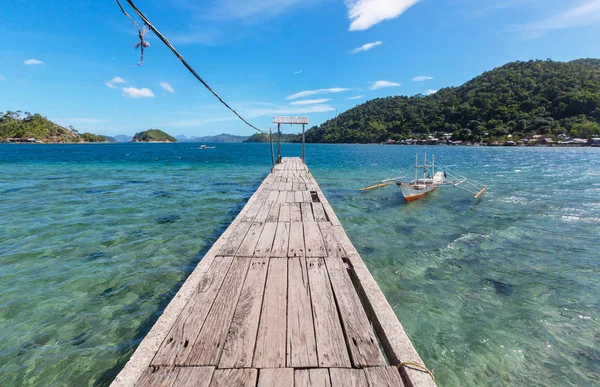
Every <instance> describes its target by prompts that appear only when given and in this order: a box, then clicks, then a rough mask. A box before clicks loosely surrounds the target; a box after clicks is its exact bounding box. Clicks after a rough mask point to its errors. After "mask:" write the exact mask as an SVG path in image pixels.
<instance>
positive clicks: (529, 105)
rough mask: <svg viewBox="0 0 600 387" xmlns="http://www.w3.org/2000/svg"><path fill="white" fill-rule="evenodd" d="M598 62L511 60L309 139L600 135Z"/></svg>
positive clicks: (380, 101)
mask: <svg viewBox="0 0 600 387" xmlns="http://www.w3.org/2000/svg"><path fill="white" fill-rule="evenodd" d="M599 123H600V60H598V59H580V60H575V61H572V62H568V63H564V62H553V61H550V60H547V61H540V60H536V61H529V62H512V63H509V64H506V65H504V66H502V67H500V68H496V69H494V70H492V71H488V72H486V73H484V74H482V75H481V76H478V77H476V78H474V79H472V80H471V81H469V82H467V83H465V84H464V85H462V86H459V87H449V88H445V89H442V90H439V91H438V92H437V93H436V94H433V95H430V96H422V95H417V96H413V97H405V96H397V97H387V98H377V99H373V100H370V101H367V102H366V103H364V104H362V105H359V106H357V107H355V108H353V109H350V110H348V111H346V112H344V113H342V114H340V115H339V116H338V117H337V118H335V119H331V120H329V121H327V122H325V123H323V124H322V125H320V126H318V127H313V128H311V129H310V130H309V131H308V132H307V133H306V139H307V141H308V142H347V143H372V142H380V141H385V140H387V139H390V138H391V139H396V140H398V139H403V138H409V137H423V136H426V135H428V134H433V135H438V134H439V132H444V133H453V136H452V137H453V139H456V140H469V141H477V142H479V141H484V142H486V141H494V140H504V139H506V136H507V135H509V134H511V135H512V137H513V138H517V139H518V138H522V137H524V136H527V135H531V134H548V135H549V136H552V135H554V136H556V135H559V134H561V133H563V134H568V135H570V136H572V137H583V138H589V137H593V136H600V125H599Z"/></svg>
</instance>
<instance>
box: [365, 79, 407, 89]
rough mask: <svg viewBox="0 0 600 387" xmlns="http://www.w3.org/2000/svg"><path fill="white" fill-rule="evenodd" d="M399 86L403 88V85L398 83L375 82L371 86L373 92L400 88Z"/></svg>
mask: <svg viewBox="0 0 600 387" xmlns="http://www.w3.org/2000/svg"><path fill="white" fill-rule="evenodd" d="M398 86H402V85H401V84H399V83H396V82H389V81H376V82H373V85H372V86H371V90H377V89H383V88H385V87H398Z"/></svg>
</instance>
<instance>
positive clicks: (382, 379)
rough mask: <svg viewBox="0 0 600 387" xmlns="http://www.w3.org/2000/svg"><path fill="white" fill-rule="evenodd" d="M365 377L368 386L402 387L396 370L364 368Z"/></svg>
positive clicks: (394, 368) (393, 368)
mask: <svg viewBox="0 0 600 387" xmlns="http://www.w3.org/2000/svg"><path fill="white" fill-rule="evenodd" d="M365 375H366V376H367V380H368V382H369V385H370V386H377V387H380V386H381V387H403V386H404V383H402V379H401V378H400V374H399V373H398V369H396V367H393V366H389V367H370V368H365Z"/></svg>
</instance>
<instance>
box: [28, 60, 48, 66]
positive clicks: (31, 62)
mask: <svg viewBox="0 0 600 387" xmlns="http://www.w3.org/2000/svg"><path fill="white" fill-rule="evenodd" d="M23 63H25V64H26V65H27V66H44V65H45V63H44V62H42V61H41V60H38V59H27V60H26V61H25V62H23Z"/></svg>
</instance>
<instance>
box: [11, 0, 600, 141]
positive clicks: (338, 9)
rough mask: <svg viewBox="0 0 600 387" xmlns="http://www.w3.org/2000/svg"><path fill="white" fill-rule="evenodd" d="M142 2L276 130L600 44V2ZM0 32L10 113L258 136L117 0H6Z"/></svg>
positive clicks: (124, 128) (224, 90)
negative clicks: (144, 37) (297, 119)
mask: <svg viewBox="0 0 600 387" xmlns="http://www.w3.org/2000/svg"><path fill="white" fill-rule="evenodd" d="M134 2H135V3H136V5H137V6H138V7H139V8H140V9H141V10H142V11H143V12H144V13H145V14H146V16H147V17H148V18H149V19H150V20H151V21H152V22H153V23H154V25H155V26H156V27H157V28H158V29H159V30H160V31H161V32H163V33H164V34H165V35H166V36H167V37H168V38H169V39H170V40H171V41H172V43H173V44H174V46H175V47H176V48H177V49H178V50H179V51H180V52H181V54H182V55H183V57H184V58H186V60H187V61H188V62H189V63H190V64H191V65H192V66H193V67H194V68H195V69H196V71H197V72H198V73H199V74H200V75H201V76H202V77H204V79H205V80H206V81H207V82H208V83H209V84H210V85H211V86H212V87H213V88H214V89H215V90H216V91H217V92H218V93H219V94H220V95H221V96H222V97H223V98H224V99H225V100H226V101H228V102H229V103H230V104H231V105H232V106H233V107H234V108H236V109H237V110H238V111H239V112H240V113H241V114H242V115H244V116H245V117H246V118H248V120H250V121H251V122H252V123H253V124H255V125H256V126H258V127H260V128H265V129H268V127H269V126H271V117H272V116H273V115H306V116H308V117H309V118H310V120H311V125H312V124H320V123H322V122H324V121H325V120H327V119H329V118H332V117H334V116H335V114H336V111H337V112H338V113H341V112H343V111H345V110H347V109H349V108H351V107H353V106H355V105H357V104H360V103H362V102H364V101H366V100H368V99H372V98H376V97H384V96H389V95H414V94H418V93H422V94H427V93H432V92H435V91H436V90H439V89H440V88H442V87H446V86H458V85H460V84H462V83H464V82H465V81H467V80H469V79H471V78H473V77H474V76H477V75H479V74H480V73H482V72H484V71H486V70H490V69H492V68H494V67H497V66H501V65H503V64H504V63H506V62H510V61H514V60H529V59H546V58H551V59H553V60H558V61H568V60H572V59H577V58H582V57H599V53H600V40H599V39H598V36H600V0H568V1H564V0H562V1H557V0H498V1H491V0H489V1H486V0H452V1H444V0H420V1H419V0H345V1H344V0H218V1H213V0H202V1H196V0H135V1H134ZM123 3H125V1H124V0H123ZM124 5H125V6H126V4H124ZM128 9H129V8H128ZM131 13H133V12H131ZM136 20H137V18H136ZM0 35H1V36H2V39H1V40H0V111H6V110H23V111H30V112H39V113H41V114H43V115H45V116H47V117H48V118H50V119H52V120H53V121H55V122H57V123H59V124H61V125H64V126H67V125H73V126H74V127H76V128H77V129H78V130H79V131H91V132H94V133H99V134H107V135H117V134H130V135H132V134H134V133H135V132H138V131H140V130H145V129H148V128H160V129H163V130H165V131H166V132H168V133H170V134H172V135H179V134H184V135H187V136H193V135H195V136H201V135H212V134H218V133H222V132H226V133H233V134H245V135H250V134H252V133H253V129H251V128H249V127H247V126H245V125H244V124H243V123H241V122H240V121H238V120H237V119H236V118H235V117H234V116H233V114H231V113H230V112H229V111H228V110H226V109H225V108H224V107H222V106H221V105H220V104H219V103H218V101H217V100H216V99H215V98H214V97H213V96H212V95H211V94H210V93H209V92H208V91H207V90H206V89H205V88H204V87H203V86H202V85H201V84H200V83H199V82H197V81H196V80H195V79H194V78H193V77H192V76H191V75H190V74H189V73H188V72H187V70H186V69H185V68H184V67H183V66H182V65H181V64H180V62H179V61H178V60H177V59H176V58H175V57H174V56H173V55H172V54H171V52H170V51H169V50H168V49H167V48H166V47H165V46H164V45H163V44H162V42H160V41H159V40H158V39H157V38H156V37H154V36H149V37H148V40H149V42H150V44H151V46H150V47H149V48H148V49H147V51H146V58H145V59H146V60H145V64H144V65H143V66H137V62H138V60H139V52H138V51H135V49H134V44H135V43H136V41H137V31H136V30H135V28H134V27H133V26H132V25H131V23H130V22H129V20H128V19H127V18H125V17H124V16H123V14H122V13H121V12H120V10H119V8H118V6H117V4H116V2H115V1H111V0H106V1H93V2H92V1H77V2H75V1H58V0H54V1H33V0H4V1H3V2H2V23H0ZM285 131H286V132H294V131H295V130H294V129H292V128H290V127H287V128H286V129H285Z"/></svg>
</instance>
